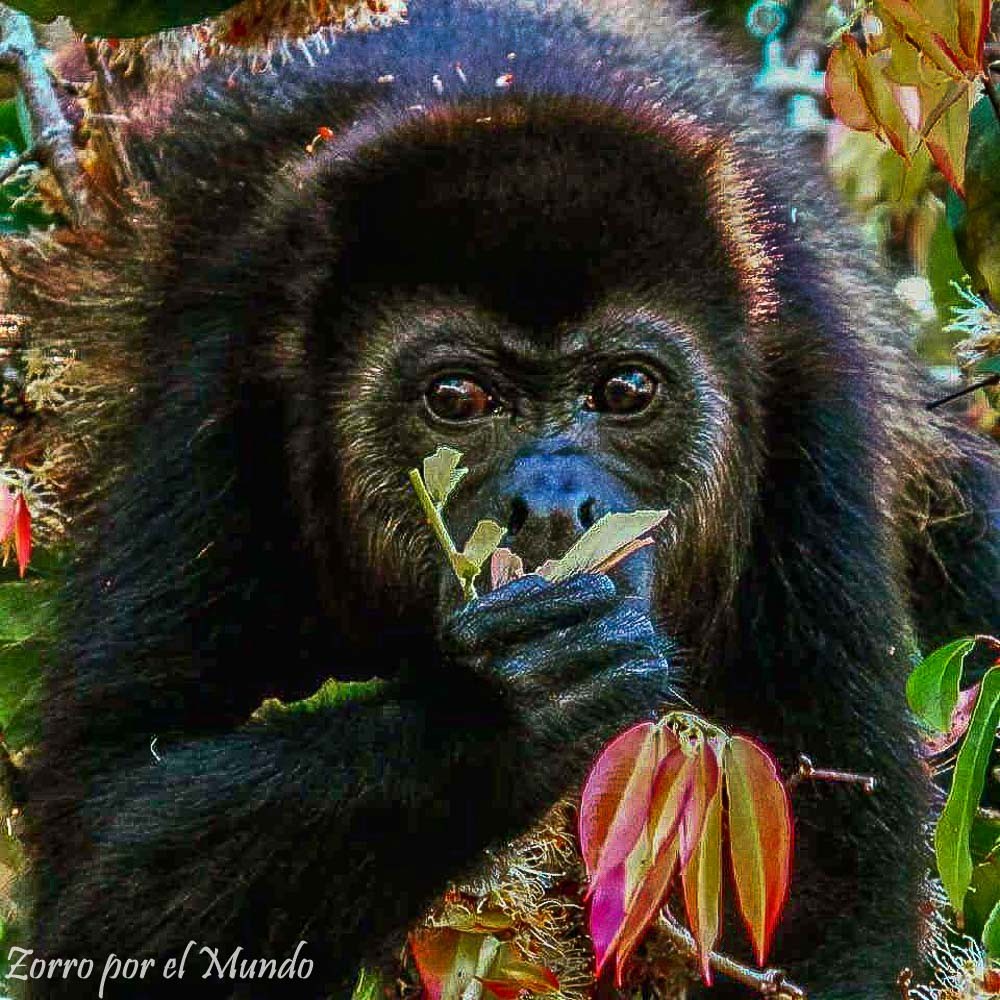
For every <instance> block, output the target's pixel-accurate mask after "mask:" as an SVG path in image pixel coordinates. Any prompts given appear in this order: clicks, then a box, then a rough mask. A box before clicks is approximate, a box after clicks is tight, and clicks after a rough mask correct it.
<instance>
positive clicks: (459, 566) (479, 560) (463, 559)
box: [451, 469, 507, 583]
mask: <svg viewBox="0 0 1000 1000" xmlns="http://www.w3.org/2000/svg"><path fill="white" fill-rule="evenodd" d="M462 471H463V472H464V471H465V470H464V469H463V470H462ZM506 533H507V529H506V528H501V527H500V525H499V524H497V523H496V521H480V522H479V523H478V524H477V525H476V526H475V528H473V530H472V534H471V535H469V540H468V541H467V542H466V543H465V548H464V549H462V551H461V552H459V553H456V554H455V555H454V556H453V557H452V560H451V564H452V566H453V567H454V569H455V574H456V576H458V578H459V580H461V581H462V582H463V583H471V582H473V581H474V580H475V579H476V577H477V576H479V571H480V570H481V569H482V566H483V563H484V562H486V560H487V559H489V557H490V556H491V555H493V552H494V550H495V549H496V547H497V546H498V545H499V544H500V539H501V538H503V536H504V535H505V534H506Z"/></svg>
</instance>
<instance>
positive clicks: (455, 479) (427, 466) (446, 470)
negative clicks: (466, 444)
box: [424, 446, 469, 506]
mask: <svg viewBox="0 0 1000 1000" xmlns="http://www.w3.org/2000/svg"><path fill="white" fill-rule="evenodd" d="M461 461H462V453H461V452H460V451H456V450H455V449H454V448H448V447H445V446H442V447H440V448H438V450H437V451H436V452H434V454H433V455H428V457H427V458H425V459H424V485H425V486H426V487H427V492H428V493H430V495H431V499H432V500H433V501H434V502H435V503H436V504H438V505H439V506H441V505H443V504H444V503H445V501H446V500H447V499H448V497H449V496H450V495H451V493H452V491H453V490H454V489H455V487H456V486H457V485H458V484H459V483H460V482H461V481H462V479H463V478H464V477H465V475H466V473H467V472H468V471H469V470H468V469H460V468H458V463H459V462H461Z"/></svg>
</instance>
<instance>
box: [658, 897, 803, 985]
mask: <svg viewBox="0 0 1000 1000" xmlns="http://www.w3.org/2000/svg"><path fill="white" fill-rule="evenodd" d="M656 926H657V929H658V930H660V931H662V932H663V933H664V934H665V935H666V936H667V937H668V938H669V939H670V943H671V944H673V946H674V947H675V948H676V949H677V950H678V951H679V952H681V953H682V954H684V955H686V956H687V957H688V958H690V959H692V960H695V959H697V956H698V946H697V945H696V944H695V941H694V938H693V937H692V936H691V934H690V933H689V932H688V931H687V930H686V929H685V928H683V927H682V926H681V925H680V924H679V923H677V921H676V920H674V918H673V915H672V914H671V913H670V911H669V910H667V909H664V910H663V911H662V912H661V913H660V919H659V921H658V922H657V924H656ZM708 961H709V963H710V964H711V966H712V968H713V969H715V971H716V972H718V973H721V974H722V975H723V976H727V977H728V978H729V979H734V980H736V982H738V983H742V984H743V985H744V986H749V987H750V989H752V990H756V991H757V992H758V993H760V994H761V995H762V996H765V997H771V998H773V1000H806V994H805V991H804V990H803V989H802V988H801V987H800V986H796V985H795V983H792V982H789V981H788V980H787V979H785V974H784V972H782V971H781V969H763V970H762V971H760V972H758V971H757V970H756V969H751V968H749V967H747V966H746V965H743V964H742V963H740V962H737V961H736V959H734V958H730V957H729V956H728V955H720V954H719V953H718V952H717V951H713V952H712V953H711V954H710V955H709V956H708Z"/></svg>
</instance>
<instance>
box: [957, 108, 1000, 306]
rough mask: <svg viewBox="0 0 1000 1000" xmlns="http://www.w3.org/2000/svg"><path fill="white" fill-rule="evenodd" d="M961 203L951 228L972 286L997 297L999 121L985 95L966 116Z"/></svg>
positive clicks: (999, 284) (999, 276) (999, 296)
mask: <svg viewBox="0 0 1000 1000" xmlns="http://www.w3.org/2000/svg"><path fill="white" fill-rule="evenodd" d="M965 174H966V177H965V198H966V200H965V205H964V210H963V211H961V212H959V211H955V212H954V213H953V216H954V221H955V225H954V230H955V240H956V242H957V243H958V251H959V254H960V255H961V257H962V263H964V264H965V267H966V269H967V270H968V272H969V274H970V275H971V276H972V283H973V287H974V288H975V289H976V291H978V292H987V293H988V294H989V296H990V298H991V299H993V300H994V301H997V300H998V299H1000V122H998V121H997V117H996V114H995V113H994V111H993V106H992V105H991V104H990V102H989V100H988V99H987V98H986V97H982V98H980V100H979V102H978V103H977V104H976V105H975V107H973V109H972V114H971V116H970V118H969V145H968V147H967V149H966V154H965Z"/></svg>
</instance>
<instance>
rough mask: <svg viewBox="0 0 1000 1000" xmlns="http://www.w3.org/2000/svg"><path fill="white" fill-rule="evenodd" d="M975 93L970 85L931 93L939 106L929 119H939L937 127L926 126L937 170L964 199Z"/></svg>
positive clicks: (926, 136) (925, 138) (928, 143)
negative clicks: (972, 94) (972, 97)
mask: <svg viewBox="0 0 1000 1000" xmlns="http://www.w3.org/2000/svg"><path fill="white" fill-rule="evenodd" d="M971 93H972V89H971V87H970V85H969V83H968V81H962V83H961V84H953V85H951V86H949V87H947V88H945V89H944V90H943V92H939V91H937V90H935V91H931V92H929V93H928V96H929V97H931V98H936V99H937V103H936V104H935V105H934V106H933V107H932V108H931V110H930V112H929V113H928V115H929V116H930V115H935V116H936V118H935V120H934V124H933V126H931V127H928V126H927V125H925V126H924V133H925V134H924V142H925V143H926V144H927V148H928V149H929V150H930V154H931V156H932V157H933V158H934V164H935V166H936V167H937V168H938V170H940V171H941V173H942V174H943V175H944V179H945V180H946V181H947V182H948V183H949V184H950V185H951V187H952V188H953V189H954V190H955V191H956V192H957V193H958V194H959V195H962V196H964V194H965V151H966V147H967V146H968V142H969V100H970V96H971ZM942 108H943V110H940V109H942ZM939 112H940V113H939Z"/></svg>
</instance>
